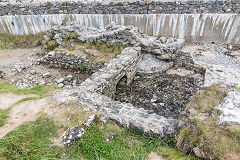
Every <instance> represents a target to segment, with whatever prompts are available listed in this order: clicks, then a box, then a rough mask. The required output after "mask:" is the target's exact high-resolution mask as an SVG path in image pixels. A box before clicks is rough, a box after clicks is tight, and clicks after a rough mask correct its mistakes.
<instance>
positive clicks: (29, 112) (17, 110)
mask: <svg viewBox="0 0 240 160" xmlns="http://www.w3.org/2000/svg"><path fill="white" fill-rule="evenodd" d="M11 101H12V99H9V102H11ZM4 102H5V103H8V98H6V99H5V100H4ZM48 107H49V106H48V101H47V100H46V99H39V100H32V101H25V102H23V103H20V104H18V105H15V106H13V108H12V109H11V111H10V114H9V118H8V119H7V123H6V124H5V125H4V126H2V127H1V128H0V138H2V137H4V136H5V135H6V134H7V133H8V132H10V131H12V130H13V129H15V128H16V127H18V126H20V125H21V124H23V123H24V122H27V121H34V120H36V118H37V115H38V113H39V112H41V111H45V110H47V109H48Z"/></svg>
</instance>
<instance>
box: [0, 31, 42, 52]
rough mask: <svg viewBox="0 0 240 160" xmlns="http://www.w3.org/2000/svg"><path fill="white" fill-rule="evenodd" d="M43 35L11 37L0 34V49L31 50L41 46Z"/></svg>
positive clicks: (10, 35)
mask: <svg viewBox="0 0 240 160" xmlns="http://www.w3.org/2000/svg"><path fill="white" fill-rule="evenodd" d="M43 36H44V33H39V34H36V35H34V34H29V35H12V34H6V33H0V49H17V48H32V47H37V46H39V45H41V41H42V40H43Z"/></svg>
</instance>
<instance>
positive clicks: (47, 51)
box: [0, 2, 240, 158]
mask: <svg viewBox="0 0 240 160" xmlns="http://www.w3.org/2000/svg"><path fill="white" fill-rule="evenodd" d="M152 3H153V2H152ZM232 3H233V2H232ZM150 7H151V6H150ZM4 9H6V6H5V7H4ZM24 12H25V11H24ZM199 12H200V11H199ZM224 12H225V11H224ZM229 12H230V11H229ZM234 12H235V10H234ZM2 14H4V13H2ZM42 43H43V48H42V50H44V54H43V55H40V54H39V53H38V54H39V55H34V56H32V57H29V61H28V62H27V63H26V64H22V63H20V64H15V65H14V66H13V68H7V67H6V66H5V67H3V68H0V69H1V70H2V71H1V70H0V79H1V78H7V79H9V81H10V82H11V83H12V84H15V85H17V86H18V87H21V88H28V87H32V86H35V85H37V84H43V85H57V86H58V87H60V88H63V90H62V91H61V92H58V93H56V94H55V95H54V96H53V97H52V100H53V101H56V102H57V103H58V104H61V105H62V104H68V103H72V102H75V103H77V104H78V106H81V107H83V108H84V111H85V112H90V113H93V112H96V111H98V112H100V119H101V121H102V123H106V122H107V121H108V120H113V121H115V122H116V123H117V124H118V125H120V126H124V127H129V128H131V129H132V130H134V131H138V132H141V133H142V134H144V135H147V136H153V137H158V138H163V139H166V138H168V137H169V136H172V135H174V136H175V137H176V139H177V140H179V137H180V132H181V129H182V128H184V127H186V126H194V122H193V121H192V119H191V118H190V120H189V119H188V118H187V120H186V121H184V120H185V119H184V120H183V117H185V116H189V115H192V114H195V113H197V112H195V110H194V109H189V108H186V106H187V105H188V104H189V103H190V102H191V101H192V99H193V98H194V97H195V96H196V95H197V94H198V93H199V91H200V90H203V89H204V87H208V86H210V85H212V84H215V83H221V85H220V86H221V87H223V88H227V89H226V90H227V92H228V94H227V96H226V97H225V98H224V100H223V102H222V103H221V104H219V105H218V106H216V107H215V108H214V109H213V110H211V113H212V112H215V111H216V112H217V111H221V114H220V115H218V120H219V122H220V123H221V124H222V125H228V124H234V125H238V126H239V124H240V122H239V119H240V115H239V112H240V111H239V102H240V99H239V97H240V96H239V91H238V90H239V87H240V81H239V79H240V72H239V69H240V65H239V64H240V59H239V50H240V48H239V46H235V45H231V44H228V45H217V44H202V43H198V44H195V45H194V47H195V48H194V47H192V46H191V47H188V44H187V45H185V40H184V39H177V38H172V37H154V36H149V35H147V34H143V33H142V32H141V31H140V30H139V29H137V28H135V27H133V26H122V25H116V24H114V23H112V24H109V25H108V26H106V27H105V28H104V29H97V28H93V27H86V26H80V25H75V24H71V25H60V26H54V27H52V28H51V29H50V30H48V31H47V33H46V35H45V36H44V40H43V42H42ZM80 44H81V45H89V44H90V45H102V44H106V46H109V47H113V46H114V45H120V48H121V50H120V52H119V54H116V55H112V56H111V57H110V58H106V59H107V60H106V61H101V62H100V61H94V60H93V59H92V57H97V56H98V55H99V54H101V53H100V51H97V50H95V49H86V48H83V47H80ZM39 50H40V49H39ZM39 50H38V51H39ZM76 50H78V51H79V50H81V52H79V53H75V52H74V51H76ZM36 52H37V51H36ZM3 73H4V74H3ZM3 75H4V77H3ZM9 77H11V78H12V79H10V78H9ZM204 116H206V115H204ZM204 116H202V117H201V118H205V117H204ZM207 116H208V117H209V115H207ZM96 117H97V116H96V115H93V116H91V117H90V119H89V121H90V122H89V124H88V123H87V124H85V125H84V126H80V125H79V126H74V127H72V128H69V129H67V131H66V132H65V133H64V135H63V136H62V138H63V139H62V143H63V144H64V146H70V145H71V144H73V143H74V142H75V141H76V140H78V139H80V138H81V136H82V135H83V134H84V132H85V128H87V127H89V126H90V125H91V124H92V122H93V121H95V119H96ZM189 117H190V116H189ZM98 118H99V117H98ZM189 121H190V122H189ZM177 147H178V148H179V149H181V150H182V151H183V152H185V153H192V152H193V153H194V154H195V155H196V156H198V157H201V158H212V157H213V158H216V157H217V156H212V155H211V156H210V154H209V153H208V152H207V151H206V150H204V149H201V148H200V147H199V146H191V145H190V143H189V142H187V140H186V139H184V140H181V143H180V142H179V145H178V146H177Z"/></svg>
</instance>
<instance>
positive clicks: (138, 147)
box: [0, 112, 196, 160]
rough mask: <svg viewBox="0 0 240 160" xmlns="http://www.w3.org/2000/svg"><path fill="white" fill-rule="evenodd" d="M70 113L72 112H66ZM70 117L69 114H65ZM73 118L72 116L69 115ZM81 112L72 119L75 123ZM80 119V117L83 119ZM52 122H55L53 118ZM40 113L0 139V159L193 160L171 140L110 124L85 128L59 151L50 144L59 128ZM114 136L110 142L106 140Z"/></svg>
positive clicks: (59, 148) (58, 148)
mask: <svg viewBox="0 0 240 160" xmlns="http://www.w3.org/2000/svg"><path fill="white" fill-rule="evenodd" d="M69 114H71V113H69ZM67 116H69V115H67ZM71 116H72V114H71ZM82 116H84V117H85V118H84V119H86V115H84V112H82V113H81V114H78V115H76V116H72V117H73V118H72V120H71V121H77V119H79V118H80V117H82ZM82 118H83V117H82ZM54 120H55V119H54ZM54 120H53V119H50V118H49V117H48V116H47V115H45V114H43V115H40V117H39V118H38V119H37V120H36V121H35V122H27V123H25V124H23V125H21V126H19V127H18V128H17V129H15V130H14V131H11V132H9V133H8V134H7V135H6V136H5V137H4V138H2V139H0V159H3V160H7V159H61V157H63V158H64V159H81V158H86V159H88V160H95V159H104V160H108V159H109V160H113V159H134V160H135V159H136V160H137V159H139V160H142V159H146V158H147V157H148V155H149V153H151V152H156V153H157V154H159V155H162V156H163V157H164V158H166V159H169V160H176V159H177V160H178V159H182V160H193V159H194V160H196V158H195V157H191V156H188V155H184V154H183V153H182V152H179V151H177V150H176V149H175V148H174V139H173V138H170V139H169V140H168V141H164V140H161V139H156V138H152V137H146V136H144V135H142V134H140V133H137V132H133V131H132V130H130V129H127V128H122V127H119V126H118V125H116V123H114V122H112V121H109V122H108V123H107V124H106V125H105V126H102V124H101V123H97V124H95V125H93V126H91V127H90V128H88V129H87V130H86V132H85V134H84V135H83V137H82V138H81V139H80V140H78V141H77V142H75V143H74V144H73V145H72V146H70V147H66V148H61V147H58V146H56V145H54V144H53V142H52V140H53V139H54V138H56V137H59V136H61V135H57V131H58V129H60V128H62V126H61V125H56V124H58V122H56V121H54ZM111 135H115V138H113V139H112V140H111V141H110V142H107V141H106V138H107V137H109V136H111Z"/></svg>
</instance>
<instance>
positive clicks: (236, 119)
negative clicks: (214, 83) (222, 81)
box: [216, 90, 240, 126]
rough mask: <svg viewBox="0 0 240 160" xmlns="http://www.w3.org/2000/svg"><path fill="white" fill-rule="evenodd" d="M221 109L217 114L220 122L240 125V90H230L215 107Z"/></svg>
mask: <svg viewBox="0 0 240 160" xmlns="http://www.w3.org/2000/svg"><path fill="white" fill-rule="evenodd" d="M216 109H217V110H220V111H221V113H222V114H221V115H220V116H219V119H220V122H221V123H222V124H235V125H239V126H240V92H239V91H237V90H233V91H230V92H229V93H228V95H227V97H225V98H224V100H223V102H222V104H220V105H219V106H217V107H216Z"/></svg>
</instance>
